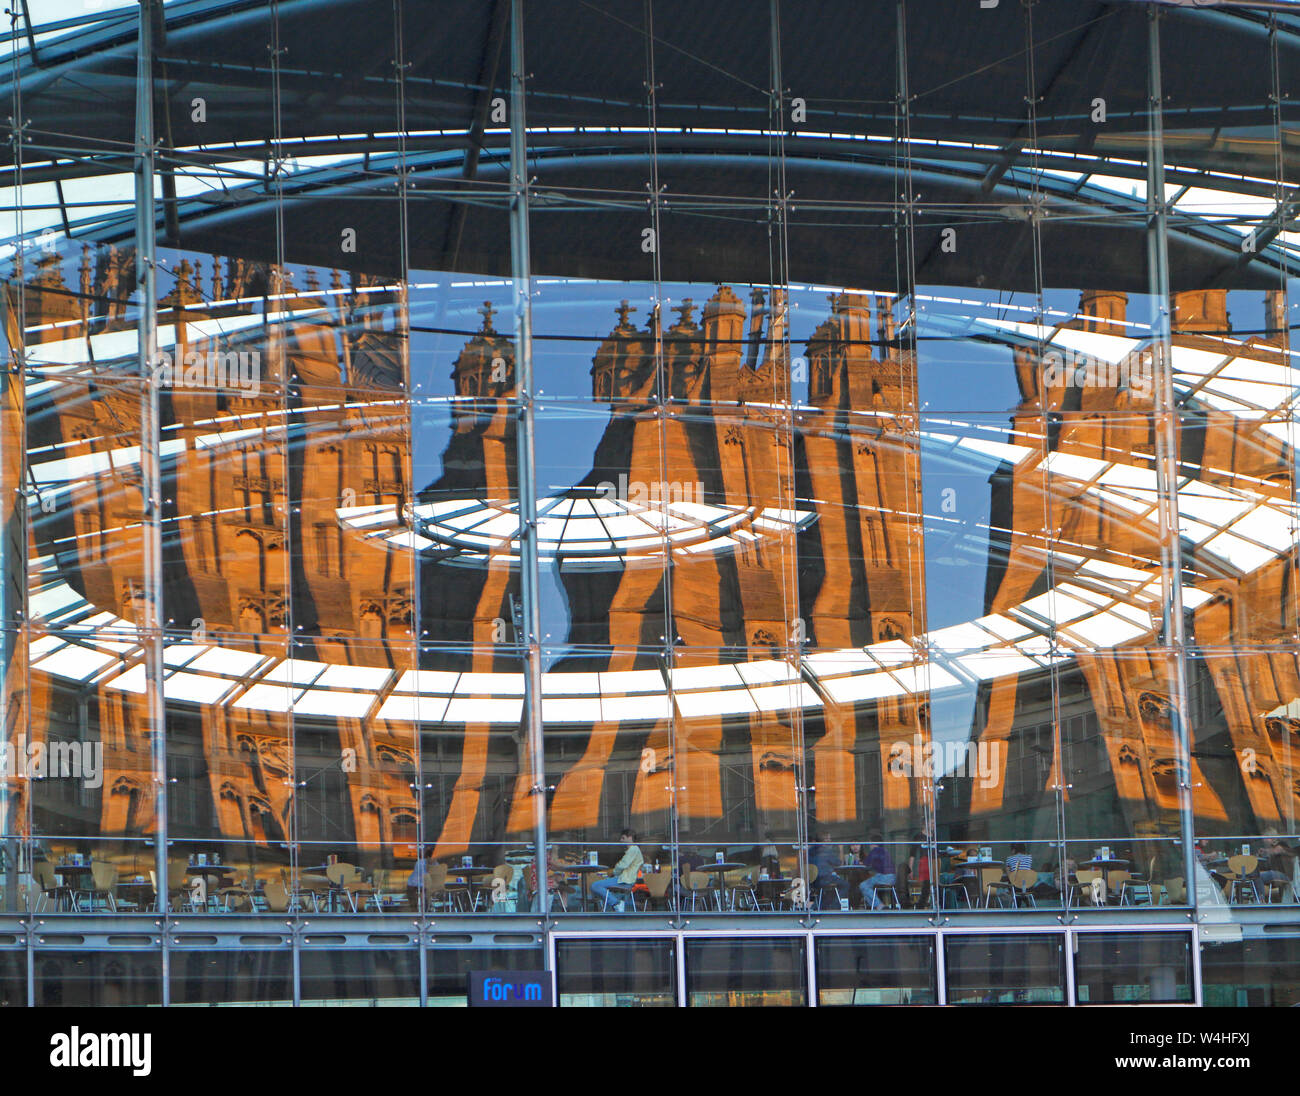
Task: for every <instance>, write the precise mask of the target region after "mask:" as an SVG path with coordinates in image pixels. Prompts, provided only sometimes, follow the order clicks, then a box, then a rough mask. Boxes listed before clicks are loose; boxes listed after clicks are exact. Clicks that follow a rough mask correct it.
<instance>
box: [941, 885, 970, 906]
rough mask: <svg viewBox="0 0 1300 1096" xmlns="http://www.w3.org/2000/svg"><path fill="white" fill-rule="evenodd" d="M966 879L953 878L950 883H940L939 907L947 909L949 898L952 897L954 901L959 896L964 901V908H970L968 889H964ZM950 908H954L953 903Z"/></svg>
mask: <svg viewBox="0 0 1300 1096" xmlns="http://www.w3.org/2000/svg"><path fill="white" fill-rule="evenodd" d="M968 881H969V880H968V879H954V880H953V881H952V882H951V883H940V884H939V908H940V909H948V899H949V898H952V899H953V900H954V901H956V900H957V899H959V898H960V899H961V901H962V902H964V903H966V908H967V909H970V908H971V900H970V891H969V890H967V889H966V884H967V882H968ZM952 908H953V909H956V908H957V907H956V906H955V905H954V906H953V907H952Z"/></svg>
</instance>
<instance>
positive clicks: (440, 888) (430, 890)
mask: <svg viewBox="0 0 1300 1096" xmlns="http://www.w3.org/2000/svg"><path fill="white" fill-rule="evenodd" d="M424 907H425V910H426V911H427V912H429V913H437V912H440V908H444V907H445V908H446V910H447V911H448V912H450V911H451V909H452V896H451V893H450V892H449V891H448V890H447V865H446V864H438V863H434V864H430V865H429V866H428V867H427V868H426V869H425V871H424Z"/></svg>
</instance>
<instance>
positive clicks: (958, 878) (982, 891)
mask: <svg viewBox="0 0 1300 1096" xmlns="http://www.w3.org/2000/svg"><path fill="white" fill-rule="evenodd" d="M1004 866H1005V865H1004V864H1003V862H1002V861H1001V860H963V861H962V862H961V863H954V864H953V882H954V883H961V882H963V881H964V880H965V879H969V878H970V876H963V875H962V874H961V873H962V871H964V870H965V869H966V868H973V869H974V870H975V883H976V887H975V897H976V898H977V899H978V900H979V901H987V900H988V888H987V887H985V886H984V869H985V868H997V869H998V876H999V878H1001V877H1002V875H1004V874H1005V872H1004V871H1003V868H1004ZM966 893H967V895H968V896H969V894H970V892H969V891H967V892H966Z"/></svg>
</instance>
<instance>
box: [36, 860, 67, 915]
mask: <svg viewBox="0 0 1300 1096" xmlns="http://www.w3.org/2000/svg"><path fill="white" fill-rule="evenodd" d="M56 875H57V873H56V872H55V870H54V865H53V864H51V863H50V862H49V861H48V860H37V861H36V862H35V863H34V864H32V878H33V879H35V880H36V882H37V884H38V885H39V886H40V888H41V891H40V895H39V897H38V900H37V903H36V905H37V908H36V909H35V910H33V911H32V912H33V913H39V912H40V911H41V910H42V909H43V908H44V907H45V904H46V902H49V901H51V900H52V901H53V902H54V909H55V912H57V911H59V910H61V909H62V908H63V903H64V900H65V899H66V900H67V902H68V904H69V905H73V906H75V905H76V899H75V898H74V896H73V892H72V888H71V887H69V886H65V885H64V884H62V883H60V882H59V881H58V879H57V878H56Z"/></svg>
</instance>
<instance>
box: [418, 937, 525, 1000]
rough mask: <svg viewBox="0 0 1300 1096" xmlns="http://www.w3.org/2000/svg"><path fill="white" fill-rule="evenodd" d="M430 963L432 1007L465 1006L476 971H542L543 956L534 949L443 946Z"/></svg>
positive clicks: (431, 951)
mask: <svg viewBox="0 0 1300 1096" xmlns="http://www.w3.org/2000/svg"><path fill="white" fill-rule="evenodd" d="M467 939H468V938H467ZM428 963H429V967H428V971H429V996H428V1000H429V1005H430V1007H435V1006H463V1005H466V1004H468V1002H469V976H470V973H471V972H472V971H480V970H541V969H542V953H541V950H540V949H539V948H534V947H515V948H507V947H494V948H493V947H487V948H484V947H454V948H453V947H446V946H439V947H432V948H430V949H429V952H428Z"/></svg>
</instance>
